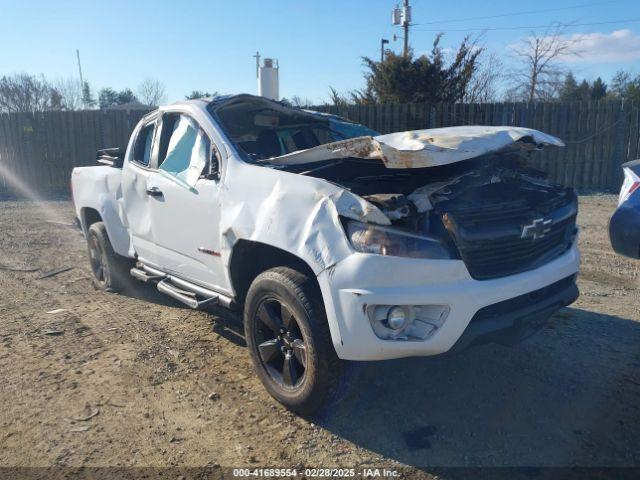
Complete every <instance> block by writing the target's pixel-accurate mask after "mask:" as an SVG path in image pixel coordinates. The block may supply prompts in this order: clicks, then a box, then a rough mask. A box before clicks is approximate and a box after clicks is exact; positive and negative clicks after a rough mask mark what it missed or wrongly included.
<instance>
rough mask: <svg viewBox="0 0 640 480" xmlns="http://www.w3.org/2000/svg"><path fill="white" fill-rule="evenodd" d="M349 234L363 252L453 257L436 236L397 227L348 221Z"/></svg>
mask: <svg viewBox="0 0 640 480" xmlns="http://www.w3.org/2000/svg"><path fill="white" fill-rule="evenodd" d="M347 236H348V237H349V241H350V242H351V245H352V246H353V248H354V249H355V250H356V251H358V252H361V253H375V254H377V255H392V256H395V257H408V258H431V259H440V260H443V259H450V258H451V255H450V254H449V252H448V251H447V249H446V248H445V247H444V245H442V243H440V241H439V240H437V239H436V238H433V237H427V236H422V235H415V234H412V233H409V232H403V231H401V230H398V229H397V228H389V227H382V226H379V225H371V224H365V223H361V222H354V221H350V222H348V223H347Z"/></svg>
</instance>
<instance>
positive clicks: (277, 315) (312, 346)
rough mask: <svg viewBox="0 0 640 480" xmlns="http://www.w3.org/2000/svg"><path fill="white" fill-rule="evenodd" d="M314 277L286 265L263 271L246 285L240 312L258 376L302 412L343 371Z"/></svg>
mask: <svg viewBox="0 0 640 480" xmlns="http://www.w3.org/2000/svg"><path fill="white" fill-rule="evenodd" d="M314 280H315V279H310V278H309V277H307V276H306V275H304V274H303V273H301V272H298V271H296V270H294V269H292V268H288V267H278V268H273V269H271V270H267V271H266V272H263V273H262V274H260V275H259V276H258V277H257V278H256V279H255V280H254V282H253V283H252V285H251V287H250V288H249V292H248V293H247V299H246V303H245V310H244V325H245V334H246V339H247V345H248V347H249V351H250V353H251V358H252V360H253V363H254V366H255V369H256V372H257V374H258V377H259V378H260V380H261V381H262V383H263V385H264V386H265V388H266V389H267V391H268V392H269V394H270V395H271V396H272V397H274V398H275V399H276V400H278V401H279V402H280V403H282V404H283V405H284V406H285V407H287V408H288V409H290V410H292V411H295V412H297V413H300V414H303V415H308V414H311V413H313V412H315V411H316V410H318V409H319V408H320V407H321V406H322V405H323V404H324V403H325V402H326V401H327V400H328V399H329V398H330V397H331V396H332V395H333V394H334V393H335V392H336V391H337V387H338V383H339V380H340V377H341V372H342V362H341V361H340V359H339V358H338V356H337V355H336V352H335V350H334V348H333V343H332V341H331V334H330V333H329V326H328V323H327V319H326V315H325V311H324V307H323V303H322V296H321V295H320V291H319V289H318V286H317V284H316V283H315V281H314Z"/></svg>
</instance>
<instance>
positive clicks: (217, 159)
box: [72, 96, 579, 360]
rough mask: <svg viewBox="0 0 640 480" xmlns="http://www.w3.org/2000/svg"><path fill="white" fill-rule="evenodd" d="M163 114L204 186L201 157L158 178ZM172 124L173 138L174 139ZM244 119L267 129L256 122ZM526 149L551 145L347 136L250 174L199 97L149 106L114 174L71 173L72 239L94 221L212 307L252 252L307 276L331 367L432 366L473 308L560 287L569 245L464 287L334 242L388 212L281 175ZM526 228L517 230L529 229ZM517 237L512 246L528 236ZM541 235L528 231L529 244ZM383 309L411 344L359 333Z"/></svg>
mask: <svg viewBox="0 0 640 480" xmlns="http://www.w3.org/2000/svg"><path fill="white" fill-rule="evenodd" d="M247 97H248V96H247ZM172 114H181V115H183V116H186V117H188V118H189V119H191V120H190V121H192V122H195V123H194V124H195V125H197V127H198V128H199V129H200V135H205V136H206V138H207V140H208V142H210V145H211V150H212V153H211V156H209V161H210V162H211V164H212V165H213V164H215V163H217V165H214V168H213V169H214V170H215V171H213V175H207V174H206V173H207V172H206V168H211V167H210V166H209V165H207V166H205V165H204V164H203V163H202V161H201V160H202V159H200V160H193V161H192V164H191V165H190V169H191V170H190V171H186V173H185V174H184V175H182V177H177V176H176V175H174V174H172V173H171V172H167V171H165V170H163V169H161V168H159V166H158V160H159V158H160V157H161V156H162V154H161V152H160V151H159V150H160V149H161V147H160V144H161V140H160V137H161V133H160V130H159V129H160V128H161V125H162V120H163V118H168V117H167V115H172ZM315 115H316V116H318V117H319V118H320V117H321V115H320V114H315ZM171 118H173V117H171ZM180 121H181V120H178V121H177V122H178V124H177V125H178V126H176V125H174V127H173V128H174V131H175V129H177V128H181V124H180V123H179V122H180ZM256 122H257V123H261V122H262V123H265V122H266V123H268V122H269V118H267V119H260V120H256ZM148 126H152V127H151V128H153V129H155V130H154V133H152V138H153V143H152V149H151V150H150V155H149V158H148V160H149V161H148V165H144V164H142V163H140V162H138V161H136V158H134V156H135V151H136V141H137V140H138V138H139V135H140V133H141V132H142V131H143V130H144V129H145V128H147V127H148ZM523 139H525V140H526V141H525V142H523ZM178 143H179V142H178ZM196 143H197V142H196ZM254 143H255V142H254ZM525 144H526V145H525ZM527 145H528V146H529V147H531V146H533V147H535V148H541V147H542V146H545V145H556V146H560V145H562V143H561V142H560V141H559V140H558V139H555V138H554V137H551V136H548V135H545V134H542V133H540V132H536V131H534V130H529V129H522V128H512V127H459V128H449V129H435V130H423V131H417V132H404V133H399V134H391V135H382V136H375V135H370V136H366V135H365V136H359V137H357V138H356V139H355V140H354V139H346V140H344V141H335V142H330V143H327V144H322V145H320V146H315V147H312V148H309V149H304V150H302V151H294V152H291V153H287V154H284V155H278V156H276V157H272V158H268V159H263V160H260V161H256V162H253V163H251V162H248V161H247V159H246V156H245V155H244V154H243V153H242V152H240V151H239V147H238V141H237V140H236V141H234V140H232V139H231V138H230V136H229V134H228V133H227V131H226V129H225V128H223V127H222V126H221V125H220V123H219V121H218V120H216V118H215V116H214V115H212V114H211V110H210V103H209V102H208V101H204V100H199V101H190V102H184V103H179V104H174V105H170V106H166V107H161V108H160V109H159V110H157V111H155V112H152V113H151V114H149V115H147V116H146V117H145V118H144V119H143V120H142V121H141V122H140V124H139V125H138V126H137V127H136V128H135V130H134V131H133V133H132V135H131V139H130V141H129V144H128V147H127V150H126V154H125V155H124V159H123V161H124V163H123V166H122V168H121V169H120V168H114V167H112V166H95V167H81V168H75V169H74V170H73V174H72V189H73V198H74V203H75V208H76V214H77V216H78V218H79V219H80V222H81V225H82V228H83V230H84V231H85V232H87V229H88V228H89V225H90V223H91V221H95V219H96V218H97V217H99V218H100V219H101V220H102V221H103V222H104V224H105V226H106V229H107V232H108V237H109V239H110V241H111V244H112V246H113V250H114V251H115V252H116V253H117V254H119V255H121V256H125V257H129V258H132V259H135V260H136V261H137V262H138V263H139V264H143V265H144V266H146V267H148V268H149V269H150V270H151V271H154V270H158V271H161V272H164V273H165V274H168V275H171V276H173V277H174V278H177V279H182V280H185V281H188V282H190V283H191V284H193V285H197V286H200V287H203V288H204V289H207V291H213V292H216V293H217V294H219V295H220V298H222V299H225V304H232V303H233V302H234V301H235V302H236V303H241V301H242V300H241V298H239V297H241V296H242V294H243V293H242V292H240V291H238V289H239V287H238V286H237V282H236V281H235V280H234V272H233V268H234V265H238V264H239V263H237V262H236V261H234V259H233V257H234V255H235V254H236V253H237V247H238V245H239V244H241V243H242V244H243V245H245V246H246V245H254V244H261V245H266V246H268V247H270V248H274V249H278V250H280V251H284V252H286V253H287V254H288V255H290V256H293V257H295V258H297V259H299V260H300V262H302V263H304V265H306V267H308V269H309V270H310V271H312V272H313V274H314V275H315V277H316V278H317V282H318V284H319V287H320V291H321V293H322V299H323V303H324V308H325V310H326V317H327V321H328V324H329V329H330V332H331V340H332V343H333V346H334V348H335V352H336V353H337V355H338V357H339V358H341V359H347V360H381V359H389V358H398V357H406V356H425V355H436V354H441V353H444V352H447V351H449V350H450V349H452V347H454V345H455V344H456V343H457V342H458V341H459V339H460V338H461V337H462V336H463V333H464V332H465V330H467V328H468V327H469V324H470V322H471V321H472V319H473V318H474V315H476V314H477V313H478V312H479V311H481V310H482V309H483V308H484V307H489V306H491V305H494V304H498V303H500V302H505V301H508V300H510V299H514V298H516V297H521V296H526V295H527V294H529V293H530V292H534V291H542V290H543V289H544V288H545V287H548V286H550V285H554V284H556V283H557V282H561V281H563V279H567V278H572V279H574V277H575V274H576V273H577V272H578V268H579V253H578V250H577V248H576V242H575V238H573V239H571V243H570V245H569V244H568V245H567V246H566V248H565V249H564V250H563V251H562V252H560V253H558V254H554V256H553V258H550V259H549V261H543V262H542V263H541V264H539V265H536V266H535V268H527V269H525V270H524V271H519V272H516V273H513V274H508V275H504V276H497V277H495V278H486V279H485V278H480V279H479V278H474V276H473V275H472V274H471V273H470V270H469V269H468V268H467V265H466V263H465V261H464V260H463V258H445V259H442V258H433V259H430V258H404V257H401V256H394V255H388V254H375V253H364V252H362V251H357V250H356V249H355V248H354V246H353V244H352V242H351V241H350V239H349V238H348V235H347V234H346V233H345V226H344V225H345V221H349V220H352V221H357V222H361V223H363V224H365V225H378V226H386V227H391V228H393V225H392V224H393V220H394V217H393V215H391V214H389V213H388V212H387V213H385V212H384V211H383V210H384V209H383V208H381V207H380V206H379V205H378V206H376V205H375V204H374V203H372V202H371V201H368V200H367V199H365V198H363V196H361V195H358V194H356V193H354V192H353V191H350V189H348V188H345V187H343V186H341V185H339V184H338V183H337V182H335V181H334V180H326V179H323V178H318V177H314V176H310V175H309V174H307V172H304V173H302V174H301V173H300V172H299V171H297V172H292V171H288V170H287V169H286V168H287V167H288V166H291V165H296V166H297V167H303V166H304V165H305V164H309V165H311V166H313V165H318V162H326V161H328V160H329V161H336V162H338V161H340V159H344V158H348V159H360V160H359V161H360V162H378V163H379V162H381V161H382V162H383V163H384V164H385V165H386V166H387V167H388V168H393V169H395V170H394V172H397V170H399V169H402V168H404V169H407V171H408V172H411V171H412V170H411V169H414V168H420V169H422V170H421V171H422V172H424V169H425V168H429V167H436V166H443V165H450V164H454V163H457V162H463V161H465V160H468V159H473V158H477V157H480V156H483V155H488V154H491V153H494V152H502V151H507V150H509V149H511V148H513V149H516V150H517V149H521V148H524V146H527ZM168 148H169V150H168V151H169V152H173V151H176V150H178V149H179V148H180V145H173V146H172V145H169V147H168ZM193 148H194V149H195V148H196V147H193ZM198 148H199V147H198ZM168 156H170V155H168ZM192 158H195V157H194V156H193V155H192ZM310 168H311V167H310ZM194 171H195V174H193V172H194ZM211 171H212V170H209V172H211ZM203 174H204V175H203ZM462 176H464V175H461V177H462ZM458 181H459V179H456V180H454V183H455V182H458ZM498 181H499V180H496V182H498ZM533 183H534V184H535V182H533ZM443 188H444V189H446V188H449V187H447V183H446V182H443V184H438V185H437V186H436V187H434V186H429V185H425V187H424V188H423V189H422V190H420V189H418V190H416V192H414V194H413V199H414V204H415V205H416V208H417V212H418V214H420V213H424V212H427V211H428V210H429V209H430V208H433V201H432V200H430V198H431V197H430V195H431V194H433V192H434V191H437V190H439V191H442V189H443ZM149 192H151V193H149ZM153 192H161V194H160V195H161V196H160V195H156V194H155V193H153ZM381 193H384V192H381ZM409 198H411V196H409ZM411 208H412V209H413V208H414V207H411ZM421 210H422V212H421ZM535 220H536V221H537V219H535ZM536 221H534V223H532V224H531V225H529V228H530V229H533V228H537V226H538V223H536ZM545 225H546V223H545ZM518 228H522V225H521V226H520V227H518ZM526 228H528V227H527V226H525V228H524V229H523V230H522V235H523V238H524V236H525V235H527V234H528V232H529V230H527V229H526ZM544 234H545V231H544V230H541V231H540V235H541V236H544ZM535 235H536V234H535V233H534V238H533V240H532V242H533V241H534V240H536V238H535ZM236 260H237V259H236ZM572 300H573V299H571V298H568V299H564V300H560V302H561V303H562V304H560V303H558V305H555V304H554V305H553V308H555V309H556V310H557V308H560V307H561V306H563V304H566V303H568V302H570V301H572ZM392 306H402V307H406V309H407V310H406V311H407V312H408V314H409V315H410V316H412V318H415V319H417V320H416V322H418V321H419V322H422V323H420V325H419V329H421V330H420V331H419V332H418V333H417V334H416V336H415V337H411V335H409V334H407V335H405V336H398V337H395V338H394V337H393V336H392V335H391V336H386V337H385V335H380V334H379V332H377V331H376V330H375V328H374V327H373V326H372V325H373V322H374V321H375V319H373V317H375V316H376V315H384V314H385V312H388V311H389V308H391V307H392ZM549 308H552V307H551V306H550V307H549ZM381 312H382V313H381ZM419 322H418V323H419ZM416 328H417V327H416ZM416 331H417V330H416Z"/></svg>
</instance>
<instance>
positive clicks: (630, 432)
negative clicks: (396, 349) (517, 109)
mask: <svg viewBox="0 0 640 480" xmlns="http://www.w3.org/2000/svg"><path fill="white" fill-rule="evenodd" d="M615 203H616V199H615V197H614V196H611V195H604V196H603V195H594V196H582V197H581V198H580V207H581V213H580V217H579V223H580V226H581V233H580V245H581V251H582V255H583V261H582V269H581V275H580V280H579V284H580V289H581V292H582V294H581V297H580V299H579V300H578V301H577V303H575V304H574V305H572V306H571V307H569V308H565V309H563V310H562V311H561V312H559V313H558V314H557V315H555V317H554V318H553V319H552V322H551V324H550V325H549V326H548V327H547V328H545V330H544V331H543V332H541V333H540V334H538V335H537V336H535V337H534V338H532V339H530V340H528V341H527V342H525V343H524V344H521V345H519V346H517V347H511V348H507V347H502V346H498V345H488V346H483V347H477V348H475V349H472V350H468V351H466V352H464V353H462V354H460V355H458V356H454V357H449V358H432V359H429V358H411V359H403V360H394V361H387V362H376V363H368V364H361V365H359V366H358V367H357V368H356V369H355V373H354V376H353V378H352V381H351V384H350V386H349V388H348V390H347V391H346V393H345V396H344V398H343V399H342V400H341V401H340V402H339V403H338V404H336V405H334V406H333V407H332V408H331V409H330V410H328V411H327V412H326V413H324V414H323V415H321V416H318V417H316V418H312V419H303V418H300V417H297V416H295V415H293V414H291V413H289V412H287V411H286V410H285V409H284V408H282V407H281V406H280V405H278V404H276V403H275V402H274V401H273V400H272V399H271V398H270V397H269V396H268V395H267V393H266V392H265V390H264V389H263V388H262V386H261V384H260V383H259V381H258V379H257V378H256V377H255V376H254V374H253V371H252V367H251V363H250V359H249V355H248V352H247V351H246V348H245V346H244V340H243V338H242V335H241V330H240V326H239V324H238V323H237V319H235V318H234V317H233V316H231V315H228V314H224V315H215V314H212V313H207V312H200V311H193V310H189V309H188V308H186V307H182V306H181V305H179V304H177V303H175V302H173V301H172V300H171V299H169V298H167V297H164V296H161V294H159V293H157V292H156V291H155V290H154V288H153V287H150V286H146V285H144V284H140V286H139V287H138V288H137V289H136V291H135V292H132V293H131V294H130V295H117V294H105V293H100V292H98V291H96V290H94V289H93V287H92V286H91V282H90V279H89V275H90V273H89V266H88V260H87V254H86V250H85V243H84V239H83V238H82V236H81V234H80V233H79V231H78V230H76V229H75V228H73V227H71V226H70V224H71V222H72V219H73V213H72V208H71V205H70V203H69V202H67V201H48V202H43V203H33V202H14V201H5V202H0V232H1V233H0V265H2V266H3V268H2V269H0V405H1V407H0V466H65V465H66V466H77V467H79V466H155V467H164V466H206V465H209V466H212V465H213V466H218V465H219V466H223V467H238V466H247V467H258V466H262V467H296V466H297V467H298V468H301V467H303V466H306V467H331V466H338V467H357V468H359V467H363V466H378V467H381V466H386V467H392V468H393V467H399V466H411V467H418V468H420V469H421V471H423V472H429V468H431V467H437V466H632V465H635V466H638V465H640V428H639V427H640V422H639V420H640V373H639V372H640V297H639V295H638V293H639V291H640V283H639V279H638V277H639V274H640V262H637V261H633V260H630V259H626V258H622V257H619V256H616V255H615V254H614V253H613V252H612V251H611V249H610V246H609V242H608V237H607V229H606V225H607V220H608V217H609V215H610V214H611V212H612V211H613V209H614V208H615ZM7 267H9V268H13V269H24V270H30V269H36V270H34V271H13V270H7ZM62 267H73V268H72V269H71V270H69V271H66V272H64V273H60V274H57V275H54V276H50V277H48V278H44V279H39V277H40V276H41V275H42V274H43V273H44V272H47V271H50V270H53V269H57V268H62Z"/></svg>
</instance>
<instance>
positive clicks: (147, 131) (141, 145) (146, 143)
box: [133, 121, 156, 167]
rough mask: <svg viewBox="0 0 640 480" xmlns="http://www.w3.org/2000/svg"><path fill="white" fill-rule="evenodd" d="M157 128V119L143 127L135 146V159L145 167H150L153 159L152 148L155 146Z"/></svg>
mask: <svg viewBox="0 0 640 480" xmlns="http://www.w3.org/2000/svg"><path fill="white" fill-rule="evenodd" d="M155 128H156V124H155V121H154V122H152V123H150V124H148V125H145V126H144V127H142V129H140V131H139V132H138V136H137V137H136V141H135V144H134V146H133V161H134V162H136V163H138V164H140V165H142V166H144V167H148V166H149V163H150V161H151V148H152V146H153V134H154V133H155Z"/></svg>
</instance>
